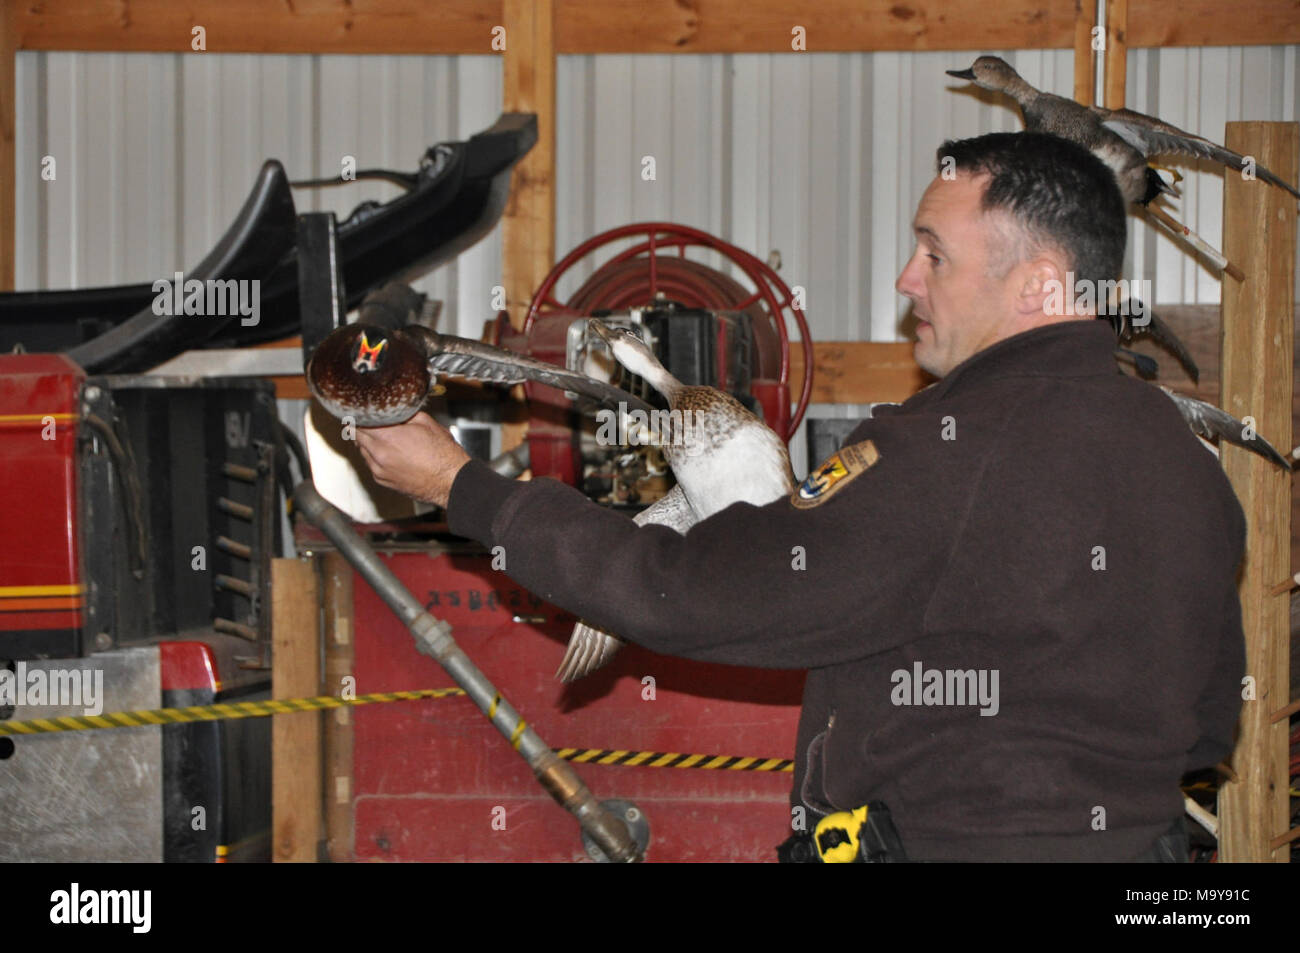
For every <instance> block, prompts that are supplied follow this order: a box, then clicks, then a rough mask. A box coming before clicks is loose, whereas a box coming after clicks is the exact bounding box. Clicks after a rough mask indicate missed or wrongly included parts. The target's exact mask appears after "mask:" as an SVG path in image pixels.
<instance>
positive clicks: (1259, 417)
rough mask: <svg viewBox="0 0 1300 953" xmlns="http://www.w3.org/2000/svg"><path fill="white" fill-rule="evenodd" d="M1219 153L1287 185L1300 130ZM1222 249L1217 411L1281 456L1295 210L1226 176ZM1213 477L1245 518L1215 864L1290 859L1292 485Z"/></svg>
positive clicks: (1287, 428)
mask: <svg viewBox="0 0 1300 953" xmlns="http://www.w3.org/2000/svg"><path fill="white" fill-rule="evenodd" d="M1224 142H1225V145H1226V146H1227V147H1228V148H1229V149H1233V150H1235V151H1237V152H1239V153H1241V154H1242V155H1246V156H1253V157H1254V158H1255V160H1256V161H1257V162H1258V163H1259V164H1260V165H1265V166H1268V167H1269V168H1270V169H1272V170H1273V171H1274V172H1276V173H1277V174H1278V175H1279V176H1281V177H1282V178H1283V179H1286V180H1288V181H1291V182H1294V181H1295V179H1296V171H1297V159H1298V157H1300V127H1298V126H1297V125H1296V124H1295V123H1282V122H1230V123H1228V129H1227V137H1226V139H1225V140H1224ZM1223 251H1224V254H1225V255H1227V256H1228V257H1229V258H1230V259H1232V260H1233V261H1236V262H1240V263H1241V264H1242V266H1243V269H1244V271H1245V272H1246V280H1245V281H1244V282H1236V281H1225V282H1224V283H1223V392H1222V394H1223V396H1222V402H1221V406H1222V407H1223V409H1224V410H1226V411H1228V413H1230V414H1233V415H1234V416H1236V417H1238V418H1243V419H1244V418H1246V417H1248V416H1249V417H1252V418H1254V421H1255V429H1256V430H1257V432H1258V433H1259V434H1260V435H1261V436H1262V437H1264V438H1265V439H1267V440H1268V441H1269V442H1270V443H1272V444H1273V446H1275V447H1278V448H1280V449H1282V451H1283V452H1286V450H1287V449H1290V447H1291V395H1292V386H1293V382H1292V361H1293V359H1294V328H1293V314H1294V309H1295V253H1296V203H1295V199H1294V198H1292V197H1291V196H1289V195H1288V194H1287V193H1286V192H1284V191H1283V190H1282V189H1278V188H1274V187H1273V186H1271V185H1266V184H1265V183H1263V182H1259V181H1245V180H1243V178H1242V176H1241V174H1239V173H1237V172H1235V171H1233V170H1231V169H1229V170H1228V172H1227V173H1226V174H1225V175H1224V188H1223ZM1222 459H1223V468H1224V470H1225V471H1226V472H1227V474H1228V479H1229V480H1231V481H1232V485H1233V488H1234V489H1235V490H1236V491H1237V497H1238V498H1239V499H1240V500H1241V505H1242V508H1243V509H1244V510H1245V511H1246V520H1247V539H1246V559H1245V568H1244V570H1243V573H1242V579H1241V590H1240V592H1241V615H1242V625H1243V627H1244V628H1245V631H1246V674H1247V675H1248V676H1250V677H1251V678H1252V679H1254V695H1255V697H1254V699H1253V700H1249V699H1248V700H1246V701H1245V702H1244V706H1243V709H1242V714H1241V722H1240V734H1239V737H1238V740H1237V749H1236V752H1235V753H1234V755H1233V758H1232V766H1233V768H1234V770H1235V771H1236V773H1237V778H1238V780H1237V781H1235V782H1233V783H1230V784H1226V785H1224V787H1223V789H1222V790H1221V791H1220V793H1219V856H1220V858H1221V859H1223V860H1225V861H1253V862H1258V861H1269V860H1272V861H1277V862H1280V863H1285V862H1286V861H1287V860H1288V859H1289V850H1288V848H1287V847H1285V846H1283V847H1279V848H1273V847H1272V846H1271V845H1272V843H1273V842H1274V839H1275V838H1278V837H1280V836H1281V835H1282V834H1284V833H1285V832H1286V829H1287V824H1288V816H1289V812H1288V808H1289V803H1290V802H1289V799H1288V795H1287V780H1288V778H1287V775H1288V770H1287V767H1288V764H1287V761H1288V759H1287V733H1288V728H1287V723H1286V721H1285V720H1282V721H1280V722H1278V723H1276V724H1273V723H1272V722H1271V718H1272V715H1273V713H1274V712H1275V711H1277V710H1278V709H1279V708H1282V707H1283V706H1285V705H1286V703H1287V701H1288V691H1289V671H1288V670H1289V667H1290V665H1289V656H1288V648H1289V645H1290V601H1291V600H1290V597H1289V595H1285V594H1284V595H1281V596H1273V595H1269V594H1268V589H1269V587H1270V586H1271V585H1272V584H1273V583H1275V582H1277V580H1279V579H1285V578H1286V577H1287V576H1289V575H1290V574H1291V569H1290V562H1289V560H1290V540H1291V477H1290V475H1288V474H1285V473H1282V472H1281V471H1279V470H1278V469H1277V468H1276V467H1274V466H1271V465H1270V464H1268V463H1267V462H1265V461H1264V460H1262V459H1260V458H1259V457H1258V456H1256V455H1254V454H1251V453H1247V452H1246V451H1244V450H1239V449H1237V448H1236V447H1232V446H1225V447H1223V449H1222Z"/></svg>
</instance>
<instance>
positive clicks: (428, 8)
mask: <svg viewBox="0 0 1300 953" xmlns="http://www.w3.org/2000/svg"><path fill="white" fill-rule="evenodd" d="M5 6H14V7H18V8H19V9H18V10H17V14H16V15H17V31H18V44H19V48H20V49H25V50H116V51H123V52H171V53H189V52H192V51H193V46H192V43H193V34H192V32H191V31H192V30H193V28H194V27H196V26H201V27H203V30H204V34H205V36H204V42H205V46H206V51H207V52H209V53H424V54H429V53H484V54H485V53H490V52H491V43H492V28H493V27H494V26H498V25H500V24H501V22H502V21H501V0H439V2H438V3H429V2H428V0H368V2H365V3H356V4H353V3H347V2H342V3H340V2H339V0H293V2H292V3H267V2H266V0H192V2H188V3H176V2H175V0H50V2H47V3H23V4H17V3H13V4H9V3H6V4H5Z"/></svg>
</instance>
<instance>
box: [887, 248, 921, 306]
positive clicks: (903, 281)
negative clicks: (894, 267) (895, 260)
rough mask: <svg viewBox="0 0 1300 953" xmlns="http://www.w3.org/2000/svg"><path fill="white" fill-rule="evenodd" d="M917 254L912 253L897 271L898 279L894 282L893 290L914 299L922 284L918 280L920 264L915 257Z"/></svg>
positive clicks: (918, 294)
mask: <svg viewBox="0 0 1300 953" xmlns="http://www.w3.org/2000/svg"><path fill="white" fill-rule="evenodd" d="M919 257H920V256H919V255H913V256H912V257H911V258H910V259H908V262H907V264H906V265H904V266H903V270H902V272H901V273H899V276H898V280H897V281H895V282H894V290H895V291H897V292H898V293H899V294H901V295H903V296H905V297H908V298H912V299H913V300H915V299H916V298H919V297H920V296H921V293H922V290H923V289H924V285H923V284H922V283H921V280H920V267H921V266H920V264H919V263H918V261H917V259H918V258H919Z"/></svg>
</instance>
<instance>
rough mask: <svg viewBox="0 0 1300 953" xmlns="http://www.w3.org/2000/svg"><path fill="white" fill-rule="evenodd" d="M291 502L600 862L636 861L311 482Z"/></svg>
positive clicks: (634, 848) (441, 626)
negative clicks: (497, 735) (523, 764)
mask: <svg viewBox="0 0 1300 953" xmlns="http://www.w3.org/2000/svg"><path fill="white" fill-rule="evenodd" d="M293 499H294V505H295V506H296V507H297V508H298V511H299V512H301V513H302V514H303V515H304V516H306V517H307V519H309V520H311V521H312V522H313V523H315V524H316V526H318V527H320V529H321V531H322V532H323V533H324V534H325V535H326V536H327V537H329V539H330V541H331V542H332V543H333V544H334V545H335V546H337V547H338V550H339V552H340V553H342V554H343V557H344V558H345V559H347V561H348V562H349V563H351V564H352V567H353V568H354V569H355V570H356V571H357V572H358V573H359V574H360V575H361V577H362V578H363V579H365V580H366V582H368V583H369V584H370V586H371V587H372V588H373V589H374V590H375V592H377V593H378V594H379V597H380V598H381V599H383V600H384V602H385V603H387V604H388V607H389V608H390V609H392V610H393V612H394V613H395V614H396V615H397V617H398V618H399V619H401V620H402V623H403V624H404V625H405V626H406V627H407V629H409V630H410V632H411V634H412V635H413V636H415V641H416V645H417V647H418V648H419V650H420V651H421V652H422V653H423V654H425V655H429V656H432V657H433V659H434V660H435V661H436V662H437V663H438V664H439V665H441V666H442V667H443V669H444V670H446V672H447V674H448V675H450V676H451V677H452V678H453V679H455V681H456V684H457V685H459V686H460V687H461V688H463V689H465V692H466V694H468V695H469V697H470V698H471V699H473V700H474V704H476V705H477V706H478V707H479V710H480V711H481V712H483V713H484V714H485V715H487V717H488V720H489V721H490V722H492V724H493V725H495V726H496V729H497V731H499V732H501V734H502V735H503V736H504V737H505V738H507V739H509V741H510V744H511V746H512V747H513V748H514V749H515V750H516V751H518V752H519V754H520V756H521V757H522V758H523V759H524V760H525V761H527V762H528V765H529V767H531V768H532V769H533V774H535V775H536V776H537V780H538V781H539V782H540V783H541V785H542V787H543V788H545V789H546V791H547V792H548V793H549V794H550V795H551V797H553V798H554V799H555V800H556V802H557V803H559V804H560V805H561V806H562V807H563V808H564V809H565V810H566V811H568V812H569V813H570V814H572V815H573V816H574V817H576V818H577V819H578V823H579V824H580V825H581V826H582V829H583V831H585V832H586V833H587V835H588V836H589V837H590V838H591V839H592V840H593V841H595V843H596V844H597V846H599V847H600V849H601V851H602V852H603V853H604V854H605V857H606V858H608V859H609V860H611V861H614V862H616V863H620V862H621V863H626V862H631V861H637V860H640V859H641V850H640V847H639V846H638V845H637V843H636V841H635V840H633V838H632V836H631V835H630V834H629V832H628V829H627V827H626V826H625V825H624V823H623V821H622V820H620V819H619V818H617V817H615V816H614V815H613V814H611V813H610V812H609V811H608V810H606V809H605V808H604V807H602V806H601V804H600V802H599V801H597V800H596V798H595V795H593V794H592V793H591V791H590V790H589V789H588V788H587V786H586V785H585V784H584V783H583V782H582V779H581V778H579V777H578V775H577V773H576V772H575V771H574V770H573V769H572V768H571V767H569V765H568V764H566V763H565V762H563V761H561V760H560V759H559V758H557V757H556V756H555V753H554V752H553V751H552V750H551V749H550V747H549V746H547V744H546V742H544V741H543V740H542V739H541V738H540V737H539V736H538V734H537V732H535V731H534V730H533V729H532V728H529V727H528V725H527V723H526V722H525V721H524V719H523V718H522V717H520V715H519V712H518V711H516V710H515V707H514V706H513V705H511V704H510V702H508V701H506V700H505V699H504V698H502V697H501V693H500V692H499V691H497V689H496V687H495V686H494V685H493V684H492V683H491V682H490V681H488V679H487V676H485V675H484V674H483V673H482V672H481V671H480V670H479V668H478V666H477V665H475V664H474V663H473V662H472V661H470V659H469V656H468V655H466V654H465V653H464V651H463V650H462V649H461V648H460V646H459V645H457V644H456V641H455V640H454V639H453V638H452V637H451V626H450V625H448V624H447V623H446V622H444V621H442V620H441V619H435V618H434V617H433V616H432V615H430V614H429V613H428V611H426V610H425V608H424V606H423V605H421V604H420V602H419V600H417V599H416V598H415V596H413V595H411V593H410V591H409V590H408V589H407V588H406V587H405V586H404V585H402V582H401V580H399V579H398V578H397V576H395V575H394V574H393V572H392V570H390V569H389V568H388V567H387V566H385V565H384V562H383V560H381V559H380V558H379V556H378V554H377V553H376V552H375V551H374V549H372V548H371V547H370V546H369V545H368V544H367V543H366V541H365V540H363V539H362V538H361V537H360V536H359V535H357V533H356V531H355V530H353V529H352V527H351V526H350V525H349V523H348V521H347V519H346V518H345V517H344V516H343V514H342V513H340V512H339V511H338V510H337V509H335V508H334V507H333V506H332V505H330V503H329V502H328V501H326V500H325V499H324V498H323V497H322V496H321V495H320V493H318V492H317V491H316V487H315V486H313V485H312V483H311V481H310V480H304V481H303V482H301V483H299V484H298V488H297V489H296V490H294V493H293Z"/></svg>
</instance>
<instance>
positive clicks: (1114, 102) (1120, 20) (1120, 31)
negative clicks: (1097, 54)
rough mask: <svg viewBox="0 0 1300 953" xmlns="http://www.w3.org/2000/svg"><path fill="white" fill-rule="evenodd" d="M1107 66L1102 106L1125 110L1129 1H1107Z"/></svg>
mask: <svg viewBox="0 0 1300 953" xmlns="http://www.w3.org/2000/svg"><path fill="white" fill-rule="evenodd" d="M1166 15H1168V14H1166ZM1180 15H1181V14H1180ZM1105 66H1106V74H1105V77H1104V80H1105V84H1106V86H1105V89H1104V90H1103V94H1104V96H1105V101H1104V102H1103V103H1102V105H1103V106H1105V107H1106V108H1107V109H1123V108H1124V95H1125V93H1124V89H1125V83H1126V82H1128V0H1106V56H1105Z"/></svg>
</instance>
